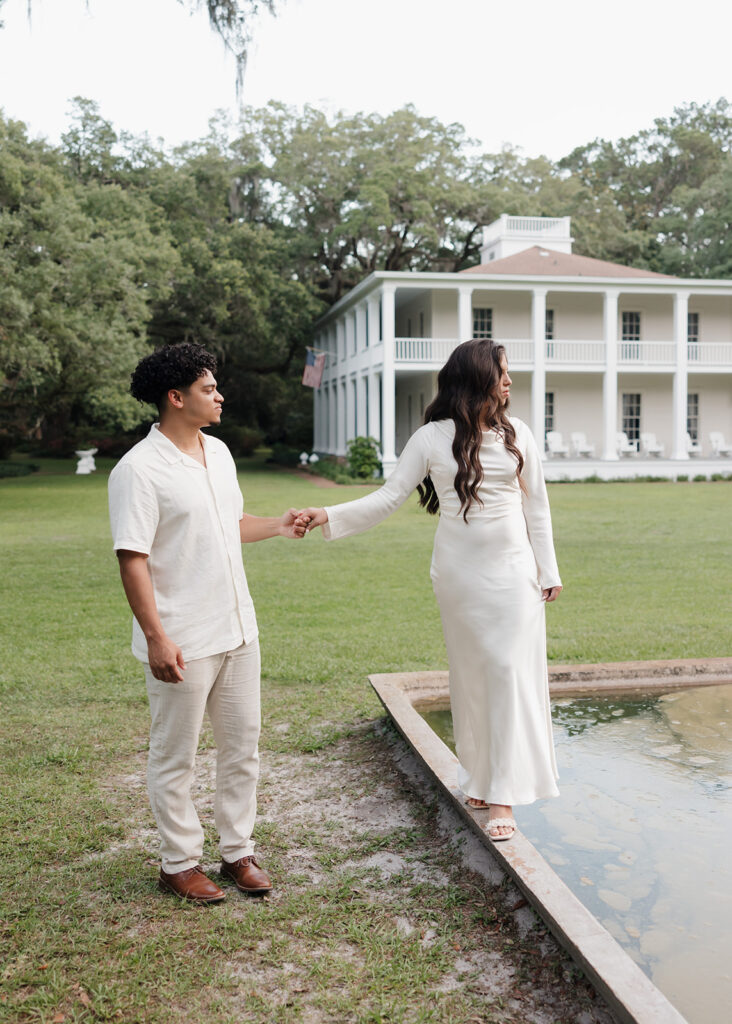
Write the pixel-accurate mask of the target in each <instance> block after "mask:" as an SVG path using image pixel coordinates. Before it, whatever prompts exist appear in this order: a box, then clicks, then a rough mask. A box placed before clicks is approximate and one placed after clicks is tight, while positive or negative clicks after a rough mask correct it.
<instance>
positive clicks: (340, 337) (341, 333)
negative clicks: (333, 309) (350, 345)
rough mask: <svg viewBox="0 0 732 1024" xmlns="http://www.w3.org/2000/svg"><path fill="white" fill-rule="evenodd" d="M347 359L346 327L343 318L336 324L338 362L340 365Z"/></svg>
mask: <svg viewBox="0 0 732 1024" xmlns="http://www.w3.org/2000/svg"><path fill="white" fill-rule="evenodd" d="M345 357H346V325H345V323H344V322H343V318H342V317H341V319H340V320H339V321H338V322H337V324H336V360H337V362H339V363H340V362H341V360H343V359H345Z"/></svg>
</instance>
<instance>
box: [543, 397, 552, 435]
mask: <svg viewBox="0 0 732 1024" xmlns="http://www.w3.org/2000/svg"><path fill="white" fill-rule="evenodd" d="M550 430H554V392H553V391H547V392H546V394H545V395H544V437H546V435H547V434H548V433H549V431H550Z"/></svg>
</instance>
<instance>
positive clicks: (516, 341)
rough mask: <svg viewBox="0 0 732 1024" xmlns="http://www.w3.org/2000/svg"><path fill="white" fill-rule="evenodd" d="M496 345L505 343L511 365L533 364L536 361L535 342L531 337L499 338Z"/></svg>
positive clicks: (507, 357)
mask: <svg viewBox="0 0 732 1024" xmlns="http://www.w3.org/2000/svg"><path fill="white" fill-rule="evenodd" d="M496 345H503V347H504V348H505V350H506V359H507V360H508V362H509V364H510V365H511V366H521V365H522V364H524V365H529V366H531V364H532V363H533V362H534V343H533V341H532V340H531V338H497V339H496Z"/></svg>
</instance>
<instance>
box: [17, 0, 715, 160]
mask: <svg viewBox="0 0 732 1024" xmlns="http://www.w3.org/2000/svg"><path fill="white" fill-rule="evenodd" d="M32 10H33V16H32V20H31V22H30V24H29V23H28V18H27V0H6V2H5V3H4V4H2V6H0V18H1V19H3V20H4V21H5V28H4V29H0V107H2V108H3V109H4V111H5V114H6V115H8V116H11V117H13V118H17V119H19V120H22V121H25V122H26V123H27V124H28V125H29V128H30V130H31V134H32V135H43V136H47V137H48V138H49V139H50V140H51V141H54V142H55V141H57V140H58V139H59V137H60V135H61V132H62V131H63V130H64V129H65V126H66V116H67V112H68V107H69V103H68V101H69V99H70V97H72V96H74V95H82V96H86V97H88V98H90V99H94V100H96V101H97V102H98V103H99V105H100V108H101V113H102V115H103V116H104V117H106V118H107V119H108V120H110V121H112V122H113V124H114V125H115V127H116V128H117V129H125V130H127V131H130V132H133V133H134V134H142V133H144V132H147V133H149V134H150V135H151V136H152V137H153V138H163V139H164V140H165V142H166V143H168V144H170V145H173V144H178V143H180V142H182V141H185V140H189V139H196V138H200V137H201V136H202V135H204V134H205V133H206V131H207V125H208V120H209V118H210V117H211V116H212V115H213V114H214V112H215V111H216V110H217V109H226V110H228V111H230V112H231V114H232V115H233V116H235V115H236V110H237V101H236V94H235V78H236V75H235V69H234V61H233V59H232V58H231V57H230V56H228V55H227V54H226V52H225V50H224V47H223V44H222V43H221V42H220V40H219V39H218V38H217V37H216V36H215V35H214V34H213V33H212V32H211V31H210V29H209V27H208V21H207V18H206V16H205V15H204V14H196V15H191V14H190V13H188V11H187V10H186V9H185V7H183V6H181V5H180V4H179V3H178V2H177V0H88V9H87V5H86V4H85V0H32ZM730 30H732V5H728V4H722V3H720V2H719V0H694V2H693V3H691V2H689V0H686V2H679V0H664V2H659V0H613V3H612V4H604V5H603V4H593V3H589V2H587V0H554V2H553V3H548V2H546V0H516V2H514V3H510V2H506V0H501V2H500V3H498V2H494V0H447V2H444V0H443V2H438V0H368V2H364V0H359V2H356V0H281V3H280V14H279V16H278V17H277V18H276V19H273V18H271V17H270V16H269V15H267V14H263V15H262V16H261V17H260V19H259V22H258V24H257V28H256V39H255V43H254V46H253V48H252V52H251V57H250V61H249V66H248V69H247V73H246V78H245V82H244V90H243V100H244V102H246V103H251V104H254V105H261V104H264V103H266V102H267V101H268V100H269V99H278V100H282V101H284V102H286V103H290V104H295V105H302V104H303V103H306V102H307V103H312V104H315V105H317V106H321V107H324V108H326V109H328V110H331V111H335V110H338V109H343V110H346V111H349V112H353V111H357V110H364V111H378V112H380V113H383V114H386V113H388V112H390V111H391V110H394V109H396V108H398V107H400V106H403V105H404V104H405V103H414V105H415V106H416V107H417V109H418V110H419V111H420V113H423V114H426V115H434V116H436V117H438V118H439V119H440V120H442V121H445V122H449V121H459V122H460V123H461V124H463V125H464V126H465V127H466V129H467V130H468V132H469V133H470V135H472V136H473V137H474V138H476V139H477V140H478V141H479V142H480V144H481V145H482V147H483V148H484V149H485V150H486V151H496V150H498V149H500V147H501V146H502V145H503V144H504V143H509V144H512V145H515V146H519V147H521V148H522V149H523V151H524V153H525V154H526V155H527V156H534V155H538V154H540V153H544V154H546V155H547V156H549V157H551V158H553V159H558V158H559V157H561V156H563V155H564V154H566V153H568V152H569V151H570V150H571V149H572V148H573V147H574V146H577V145H581V144H583V143H585V142H589V141H590V140H591V139H593V138H595V137H598V136H600V137H603V138H611V139H616V138H619V137H621V136H623V135H629V134H632V133H633V132H634V131H637V130H639V129H641V128H644V127H647V126H649V125H650V124H651V123H652V121H653V118H654V117H659V116H665V115H668V114H670V113H671V111H672V110H673V108H674V106H677V105H679V104H681V103H686V102H689V101H696V102H698V103H704V102H707V101H709V100H717V99H719V97H720V96H727V97H729V98H732V60H730V56H729V46H730V43H729V41H730V38H731V36H730Z"/></svg>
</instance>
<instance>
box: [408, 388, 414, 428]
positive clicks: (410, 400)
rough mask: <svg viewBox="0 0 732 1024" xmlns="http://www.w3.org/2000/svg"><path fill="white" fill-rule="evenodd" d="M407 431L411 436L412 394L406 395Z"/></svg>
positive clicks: (412, 426)
mask: <svg viewBox="0 0 732 1024" xmlns="http://www.w3.org/2000/svg"><path fill="white" fill-rule="evenodd" d="M407 433H408V434H409V436H410V437H411V436H412V434H413V433H414V425H413V423H412V396H411V395H407Z"/></svg>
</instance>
